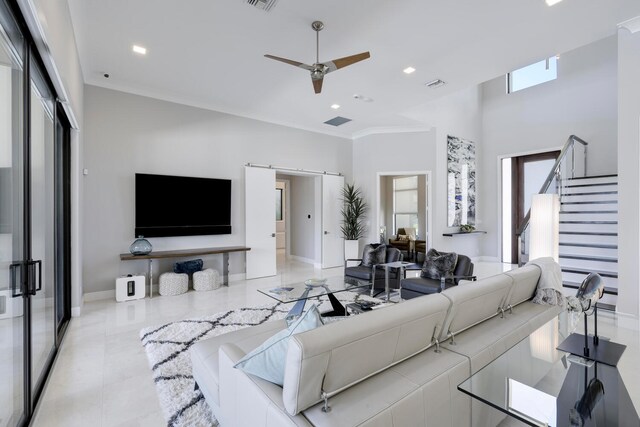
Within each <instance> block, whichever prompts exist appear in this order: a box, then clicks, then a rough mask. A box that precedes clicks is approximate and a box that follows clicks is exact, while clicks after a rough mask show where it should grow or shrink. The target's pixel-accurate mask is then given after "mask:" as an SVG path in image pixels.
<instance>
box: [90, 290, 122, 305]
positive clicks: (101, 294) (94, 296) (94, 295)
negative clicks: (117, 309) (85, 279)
mask: <svg viewBox="0 0 640 427" xmlns="http://www.w3.org/2000/svg"><path fill="white" fill-rule="evenodd" d="M105 299H112V300H115V299H116V290H115V289H110V290H108V291H98V292H87V293H86V294H84V301H85V302H91V301H101V300H105Z"/></svg>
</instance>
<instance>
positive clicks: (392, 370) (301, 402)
mask: <svg viewBox="0 0 640 427" xmlns="http://www.w3.org/2000/svg"><path fill="white" fill-rule="evenodd" d="M539 278H540V269H539V268H538V267H536V266H526V267H523V268H519V269H516V270H512V271H510V272H507V273H503V274H499V275H496V276H492V277H489V278H486V279H483V280H479V281H477V282H469V283H464V284H461V285H459V286H457V287H453V288H450V289H448V290H446V291H444V292H442V293H440V294H433V295H426V296H424V297H419V298H414V299H412V300H409V301H405V302H403V303H401V304H397V305H394V306H392V307H388V308H383V309H380V310H374V311H371V312H368V313H364V314H360V315H358V316H354V317H353V318H349V319H346V320H343V321H339V322H335V323H331V324H328V325H325V326H322V327H320V328H317V329H313V330H311V331H307V332H303V333H300V334H297V335H294V336H293V337H292V338H291V341H290V343H289V347H288V353H287V356H286V357H287V363H286V371H285V378H284V385H283V387H280V386H277V385H274V384H272V383H270V382H267V381H264V380H262V379H260V378H257V377H254V376H251V375H247V374H245V373H244V372H242V371H241V370H238V369H235V368H234V367H233V366H234V364H235V363H236V362H237V361H238V360H240V359H241V358H242V357H243V356H244V355H245V354H246V353H247V352H249V351H251V350H252V349H254V348H255V347H257V346H258V345H260V344H261V343H262V342H263V341H265V340H266V339H267V338H269V337H270V336H271V335H273V334H275V333H276V332H278V331H280V330H281V329H284V328H285V327H286V324H285V322H284V321H275V322H267V323H265V324H263V325H260V326H255V327H251V328H247V329H243V330H240V331H236V332H232V333H229V334H225V335H222V336H218V337H215V338H212V339H209V340H205V341H202V342H200V343H198V344H196V345H194V347H193V348H192V350H191V358H192V362H193V375H194V378H195V380H196V382H197V384H198V385H199V387H200V388H201V390H202V392H203V394H204V396H205V398H206V400H207V402H208V404H209V405H210V406H211V408H212V411H213V413H214V415H215V416H216V418H217V419H218V420H219V421H220V424H221V425H222V426H224V427H226V426H268V427H271V426H389V425H393V426H404V425H412V426H451V427H460V426H470V425H471V419H472V413H473V419H474V425H481V424H483V420H482V419H481V418H483V417H484V419H486V420H490V419H491V418H492V415H491V414H490V413H489V411H488V410H487V409H486V408H483V407H482V406H481V405H482V404H480V403H479V402H471V399H470V398H469V397H468V396H467V395H465V394H463V393H461V392H460V391H458V390H457V386H458V384H460V383H461V382H462V381H464V380H465V379H466V378H468V377H469V376H471V375H472V374H473V373H475V372H477V371H478V370H479V369H481V368H482V367H484V366H486V365H487V364H488V363H489V362H491V361H492V360H494V359H495V358H496V357H498V356H499V355H501V354H502V353H504V352H505V351H506V350H507V349H509V348H510V347H511V346H513V345H514V344H516V343H517V342H518V341H520V340H522V339H523V338H525V337H526V336H528V335H529V334H531V333H532V332H533V331H535V330H536V329H537V328H538V327H540V326H542V325H543V324H544V323H546V322H547V321H549V320H550V319H552V318H553V317H554V316H557V315H558V314H559V313H560V310H561V309H560V308H559V307H556V306H543V305H538V304H534V303H532V302H531V301H530V300H531V298H532V297H533V295H534V293H535V289H536V286H537V284H538V280H539ZM325 401H326V403H325ZM325 404H327V405H328V407H329V408H330V411H328V412H325V411H323V406H324V405H325ZM493 417H494V418H495V414H494V415H493ZM486 420H485V422H484V424H486V425H491V424H490V422H488V421H486Z"/></svg>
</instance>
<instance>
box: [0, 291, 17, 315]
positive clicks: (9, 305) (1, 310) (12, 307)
mask: <svg viewBox="0 0 640 427" xmlns="http://www.w3.org/2000/svg"><path fill="white" fill-rule="evenodd" d="M20 316H22V297H17V298H13V297H12V296H11V289H5V290H3V291H0V320H2V319H10V318H12V317H20Z"/></svg>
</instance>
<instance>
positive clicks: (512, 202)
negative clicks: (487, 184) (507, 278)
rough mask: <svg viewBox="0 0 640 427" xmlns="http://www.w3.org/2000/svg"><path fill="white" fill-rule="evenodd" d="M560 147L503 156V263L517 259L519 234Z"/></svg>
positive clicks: (558, 153)
mask: <svg viewBox="0 0 640 427" xmlns="http://www.w3.org/2000/svg"><path fill="white" fill-rule="evenodd" d="M559 155H560V150H551V151H544V152H540V153H534V154H524V155H519V156H511V157H505V158H503V159H502V165H501V167H502V262H506V263H517V262H518V236H517V232H518V230H519V229H520V227H522V224H523V223H524V219H525V217H526V216H527V213H528V212H529V209H530V207H531V198H532V196H533V195H534V194H537V193H538V192H539V191H540V188H541V187H542V185H543V184H544V181H545V179H546V178H547V176H548V175H549V172H550V171H551V168H552V167H553V165H554V163H555V161H556V159H557V158H558V156H559Z"/></svg>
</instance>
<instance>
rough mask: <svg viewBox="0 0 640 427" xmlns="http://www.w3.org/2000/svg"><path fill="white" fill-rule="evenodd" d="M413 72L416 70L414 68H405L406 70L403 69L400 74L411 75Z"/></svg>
mask: <svg viewBox="0 0 640 427" xmlns="http://www.w3.org/2000/svg"><path fill="white" fill-rule="evenodd" d="M415 70H416V69H415V68H413V67H407V68H405V69H404V70H402V72H403V73H405V74H411V73H413V72H414V71H415Z"/></svg>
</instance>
